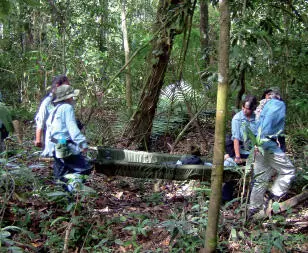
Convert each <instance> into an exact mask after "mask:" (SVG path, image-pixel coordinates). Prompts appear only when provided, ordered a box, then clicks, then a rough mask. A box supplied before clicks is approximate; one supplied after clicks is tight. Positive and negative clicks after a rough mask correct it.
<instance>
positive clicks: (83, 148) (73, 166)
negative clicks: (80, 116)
mask: <svg viewBox="0 0 308 253" xmlns="http://www.w3.org/2000/svg"><path fill="white" fill-rule="evenodd" d="M78 94H79V90H74V89H73V87H72V86H69V85H65V84H64V85H62V86H60V87H58V88H57V90H56V92H55V98H54V101H53V103H54V105H55V107H54V109H53V111H51V113H50V115H49V117H48V119H47V128H48V131H47V133H48V135H49V136H48V138H49V140H50V141H49V142H48V147H47V149H48V152H49V155H50V156H53V157H54V165H53V169H54V176H55V178H56V179H58V180H61V181H63V182H65V183H67V184H66V189H67V190H68V191H73V190H74V189H75V186H76V185H77V184H78V183H79V182H83V181H84V180H83V178H84V177H83V176H82V175H89V174H90V172H91V166H90V164H89V163H88V162H87V160H86V159H85V157H84V154H85V153H86V152H87V148H88V145H87V141H86V137H85V136H84V135H83V134H82V133H81V132H80V130H79V128H78V126H77V122H76V119H75V113H74V106H73V104H74V98H75V97H77V96H78Z"/></svg>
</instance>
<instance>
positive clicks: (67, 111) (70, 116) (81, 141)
mask: <svg viewBox="0 0 308 253" xmlns="http://www.w3.org/2000/svg"><path fill="white" fill-rule="evenodd" d="M53 115H54V116H53ZM46 123H47V131H46V135H47V134H48V136H46V138H48V139H49V140H51V138H54V139H57V140H59V139H67V140H68V139H70V140H72V141H73V142H74V143H75V144H69V146H70V150H71V152H72V154H74V155H77V154H79V153H80V149H84V148H87V147H88V145H87V141H86V137H85V136H84V135H83V134H82V133H81V131H80V130H79V128H78V126H77V123H76V119H75V113H74V107H73V106H72V105H71V104H68V103H63V104H58V105H57V106H56V107H55V108H54V109H53V110H52V111H51V112H50V115H49V117H48V119H47V122H46ZM54 149H55V143H53V142H52V141H48V143H47V145H46V147H45V150H44V152H43V153H46V154H49V155H50V156H52V152H53V151H54Z"/></svg>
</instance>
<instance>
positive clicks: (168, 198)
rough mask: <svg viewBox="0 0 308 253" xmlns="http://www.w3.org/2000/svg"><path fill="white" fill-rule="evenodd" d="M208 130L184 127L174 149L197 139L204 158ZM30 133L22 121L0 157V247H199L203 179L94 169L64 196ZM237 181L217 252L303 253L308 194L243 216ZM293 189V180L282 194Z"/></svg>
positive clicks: (159, 145)
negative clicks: (268, 213) (277, 209)
mask: <svg viewBox="0 0 308 253" xmlns="http://www.w3.org/2000/svg"><path fill="white" fill-rule="evenodd" d="M208 129H210V128H208ZM212 130H213V129H212ZM212 130H211V131H208V133H207V132H206V131H205V132H204V133H206V136H207V140H206V141H200V139H201V138H200V137H199V135H198V134H197V133H195V132H188V133H186V135H185V136H184V137H183V138H182V140H181V141H180V142H179V144H178V145H177V148H176V149H175V151H174V152H175V153H177V154H187V151H188V146H189V145H190V144H197V145H199V146H200V147H201V149H202V154H203V155H205V156H206V155H208V156H209V155H210V153H211V150H209V149H208V148H209V147H212V145H213V131H212ZM33 133H34V127H33V126H32V124H28V125H27V127H26V128H25V136H24V142H23V144H22V145H19V144H17V142H16V141H15V140H14V138H13V140H12V141H10V140H8V142H7V150H8V151H9V152H8V157H7V160H6V162H4V159H2V160H1V162H2V165H1V166H4V169H5V170H4V171H6V177H2V179H1V180H2V182H1V185H2V189H1V191H2V192H4V194H2V195H1V198H0V199H1V210H0V211H1V213H0V214H1V218H2V219H1V221H2V226H1V227H2V230H1V237H0V239H1V247H0V251H1V252H198V250H199V249H200V248H202V247H203V243H204V235H205V227H206V223H207V209H208V203H209V192H210V182H209V181H208V182H200V181H198V180H191V181H168V180H160V179H157V180H155V179H140V178H128V177H120V176H115V177H107V176H105V175H103V174H99V173H97V172H96V171H95V170H94V171H93V173H92V174H91V175H90V176H89V178H88V179H87V182H86V186H85V188H82V190H81V191H79V192H76V193H75V194H73V195H70V194H68V193H67V192H64V191H63V188H62V186H61V185H59V184H55V182H54V180H53V171H52V162H51V161H42V160H41V159H40V158H39V150H38V149H37V148H35V147H33V141H32V140H33ZM168 141H172V140H171V139H170V138H167V141H166V140H165V138H161V139H159V141H157V142H156V146H154V147H152V151H160V152H169V150H168V145H166V143H167V142H168ZM90 145H91V143H90ZM95 155H96V153H95V151H90V152H89V156H90V157H92V158H95ZM4 164H6V165H4ZM239 185H240V181H238V182H237V184H236V186H235V192H234V194H233V197H234V199H233V200H232V201H230V202H226V203H222V205H221V211H220V222H219V224H220V225H219V243H218V251H219V252H308V243H307V232H308V210H307V204H308V200H306V201H304V202H302V203H299V204H298V205H296V206H295V207H293V208H290V209H288V210H287V211H285V212H282V213H279V214H276V215H273V216H272V217H270V218H267V219H262V220H258V221H254V222H251V221H245V201H246V198H244V199H243V200H242V201H244V203H243V204H241V198H240V195H241V188H240V186H239ZM298 193H300V189H297V188H296V184H294V186H292V188H291V189H290V191H289V196H290V197H292V196H295V195H296V194H298ZM9 249H10V251H9Z"/></svg>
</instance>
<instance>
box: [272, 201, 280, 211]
mask: <svg viewBox="0 0 308 253" xmlns="http://www.w3.org/2000/svg"><path fill="white" fill-rule="evenodd" d="M272 208H273V212H274V213H278V212H279V210H280V205H279V203H278V202H274V203H273V204H272Z"/></svg>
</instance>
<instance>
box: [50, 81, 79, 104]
mask: <svg viewBox="0 0 308 253" xmlns="http://www.w3.org/2000/svg"><path fill="white" fill-rule="evenodd" d="M79 92H80V91H79V90H74V88H73V87H72V86H70V85H68V84H63V85H61V86H59V87H58V88H57V89H56V90H55V98H54V100H53V102H54V103H59V102H69V103H71V102H72V101H73V98H74V97H77V96H78V95H79Z"/></svg>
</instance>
